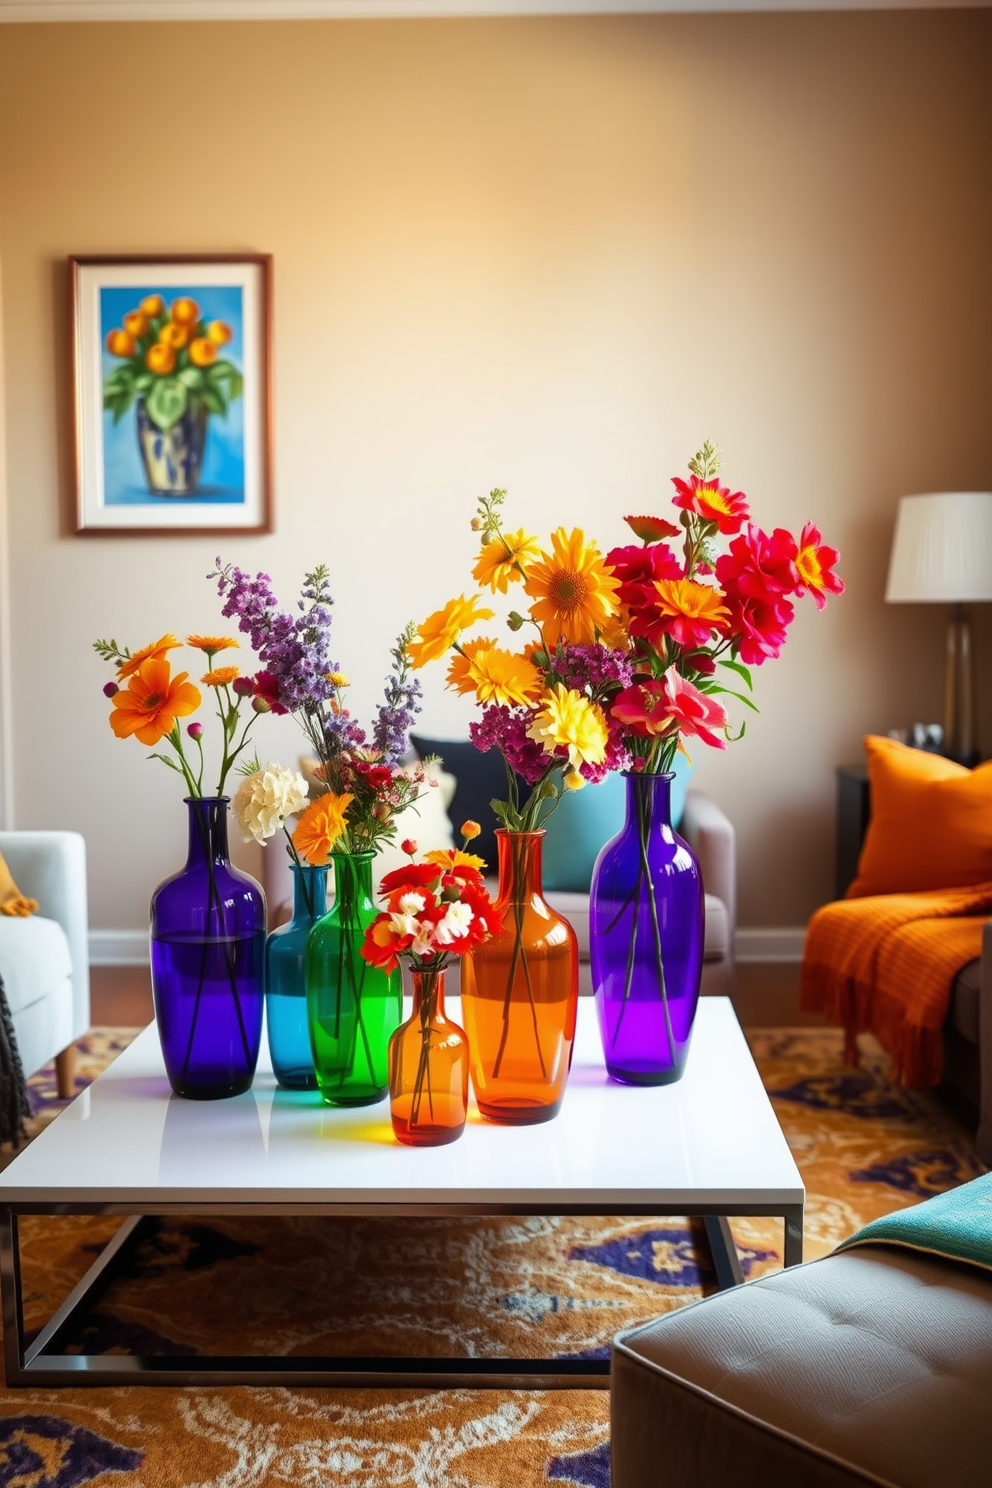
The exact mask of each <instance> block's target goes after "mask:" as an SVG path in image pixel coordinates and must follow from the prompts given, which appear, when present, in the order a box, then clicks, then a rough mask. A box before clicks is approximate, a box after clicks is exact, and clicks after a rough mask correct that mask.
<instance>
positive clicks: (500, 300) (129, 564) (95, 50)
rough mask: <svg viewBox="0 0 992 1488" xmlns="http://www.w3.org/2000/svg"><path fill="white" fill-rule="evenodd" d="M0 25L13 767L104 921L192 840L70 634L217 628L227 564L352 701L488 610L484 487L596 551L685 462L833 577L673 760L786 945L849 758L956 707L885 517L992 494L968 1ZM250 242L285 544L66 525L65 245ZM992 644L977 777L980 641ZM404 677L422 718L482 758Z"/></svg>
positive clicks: (134, 911)
mask: <svg viewBox="0 0 992 1488" xmlns="http://www.w3.org/2000/svg"><path fill="white" fill-rule="evenodd" d="M2 30H3V36H2V45H0V204H2V214H0V271H2V290H3V295H4V320H3V329H2V336H3V349H4V353H5V357H6V371H7V384H6V394H5V398H6V415H7V440H8V449H7V460H6V465H7V478H8V489H9V540H10V575H9V585H8V584H7V583H4V586H3V588H4V594H5V595H6V596H9V604H10V614H11V616H12V619H13V624H14V627H15V629H14V636H15V639H16V644H15V645H14V646H13V650H12V654H11V668H10V688H11V697H12V700H13V709H12V711H11V710H10V709H8V708H6V707H4V716H5V718H7V719H8V721H9V723H10V726H11V727H12V730H13V756H12V757H11V754H10V750H9V749H8V748H6V747H5V748H4V758H5V761H7V767H8V769H9V766H10V760H11V758H12V759H13V765H14V767H15V780H14V783H15V785H16V792H15V795H16V803H17V820H18V825H20V826H25V827H29V826H30V827H45V826H61V827H74V828H76V829H78V830H80V831H82V832H83V833H84V834H85V836H86V839H87V843H88V847H89V861H90V864H91V885H90V890H91V899H90V903H91V921H92V924H93V926H94V929H95V930H97V931H101V932H102V931H106V932H108V933H110V932H115V931H125V932H126V931H131V932H134V933H137V932H138V931H140V930H141V929H142V927H143V926H145V925H146V924H147V918H146V917H147V906H148V899H149V895H150V893H151V891H152V889H153V887H154V886H155V884H156V883H157V882H158V881H159V880H161V879H162V878H163V877H165V876H166V875H167V874H168V873H170V872H171V871H173V870H174V869H175V868H176V867H177V866H178V865H179V863H180V862H181V860H182V856H183V852H184V820H183V818H184V812H183V808H182V806H181V804H180V801H179V797H180V794H181V792H180V790H179V789H178V788H177V785H176V783H175V782H174V779H173V777H171V776H170V775H169V772H167V771H166V770H165V769H164V768H163V767H161V766H160V765H158V764H157V763H151V764H149V763H148V762H147V760H146V758H145V755H146V753H147V751H144V750H142V749H141V747H140V746H137V745H135V744H134V742H133V741H126V742H124V743H122V742H120V741H118V740H116V739H114V738H113V737H112V736H111V733H110V730H109V728H108V727H107V712H108V711H109V705H107V704H106V700H105V699H104V698H102V697H101V694H100V689H101V687H102V685H103V683H104V682H105V680H106V677H107V673H106V671H105V669H104V668H103V667H102V666H101V664H100V663H99V662H98V660H97V659H96V658H95V656H94V655H93V653H92V651H91V649H90V642H91V641H92V639H93V638H94V637H96V636H101V635H113V636H116V638H117V639H118V640H120V641H122V642H123V643H126V644H129V645H131V646H140V645H142V644H144V643H146V642H147V641H149V640H151V639H152V638H153V637H155V636H158V635H161V634H162V633H163V631H165V630H168V629H170V628H174V629H176V630H177V631H180V632H185V631H187V630H197V629H198V630H208V629H210V628H212V627H216V625H217V624H218V623H219V605H218V602H217V597H216V594H215V593H214V592H213V590H212V589H211V587H210V586H209V585H208V584H207V583H206V582H205V580H204V575H205V574H206V573H207V571H208V570H209V569H210V567H211V565H212V562H213V559H214V557H215V555H216V553H217V552H218V551H221V552H222V554H223V556H224V557H225V558H226V559H230V560H233V561H236V562H238V563H240V564H241V565H242V566H244V567H247V568H251V569H252V570H255V569H264V570H266V571H267V572H269V573H270V574H271V575H272V576H273V579H274V581H275V583H276V586H277V589H278V591H279V593H280V594H281V595H283V596H284V597H285V598H284V602H285V603H286V604H287V605H289V604H291V603H292V601H293V597H294V594H295V592H296V590H297V587H298V584H299V581H300V578H301V576H302V574H303V572H304V571H305V569H306V568H307V567H309V566H310V565H311V564H312V563H313V562H315V561H318V560H320V559H326V561H327V562H328V563H329V564H330V567H331V573H332V581H333V587H334V591H335V598H336V608H335V622H334V623H335V635H336V648H337V653H338V655H337V659H338V660H339V661H340V663H341V665H342V666H343V667H344V668H345V670H346V671H347V672H348V674H349V675H350V676H351V677H352V678H353V679H354V682H355V686H354V701H355V704H356V709H357V711H358V713H359V714H360V715H361V716H365V717H367V716H368V715H369V714H370V713H371V711H372V709H373V708H374V706H375V703H376V702H377V700H378V698H379V695H380V692H381V688H382V680H383V676H384V673H385V669H386V663H387V650H388V647H389V645H390V643H391V641H392V638H393V637H394V636H395V635H396V633H397V632H398V630H399V629H400V628H401V626H402V625H403V624H404V623H405V622H406V620H407V619H409V618H418V619H419V618H423V616H424V615H425V614H426V613H427V612H429V611H430V610H432V609H435V608H437V607H438V606H439V605H440V604H442V603H443V602H444V601H445V600H446V599H447V598H449V597H450V595H451V594H456V593H459V592H461V591H462V589H463V588H464V587H465V586H466V584H467V583H468V580H469V572H470V565H471V560H472V556H473V547H474V538H473V535H472V533H471V532H470V531H469V528H468V519H469V517H470V516H471V511H472V508H473V506H474V503H475V501H476V499H477V497H478V496H479V495H480V493H482V492H484V491H486V490H488V489H489V488H491V487H492V486H495V485H503V486H507V487H508V488H509V493H510V494H509V501H508V508H507V510H508V514H509V517H510V519H511V520H512V521H513V522H514V524H515V525H520V524H521V523H528V524H530V525H531V526H532V527H533V529H534V530H536V531H538V532H541V533H544V534H546V533H547V532H549V531H550V530H551V529H553V528H554V527H556V526H557V525H558V524H559V523H564V524H566V525H567V526H571V525H577V526H584V527H586V528H587V529H588V530H589V531H590V532H593V533H595V534H596V536H597V537H598V539H599V540H600V542H601V543H603V544H604V545H605V546H612V545H613V544H614V543H617V542H620V541H622V540H623V538H624V535H625V529H624V527H623V521H622V518H623V515H624V513H626V512H630V511H639V510H640V511H650V510H659V509H661V508H662V507H663V506H667V496H668V493H669V491H670V489H671V488H670V486H669V477H670V476H671V475H673V474H675V473H679V472H681V471H682V470H683V469H684V465H685V461H686V459H687V457H688V456H689V455H690V454H691V453H692V451H693V450H694V449H695V448H696V447H698V445H699V444H700V442H701V441H702V439H703V438H705V437H706V436H708V435H711V436H713V437H714V438H716V439H717V440H718V441H719V443H720V444H721V445H722V447H723V450H724V454H725V461H726V464H725V474H726V476H727V478H728V479H729V480H730V481H732V482H733V484H734V486H735V488H739V487H742V488H743V489H744V490H746V491H747V492H748V494H749V496H750V498H751V501H752V506H753V510H754V512H755V514H756V516H757V518H758V519H759V520H760V522H761V523H762V525H764V526H766V527H772V526H775V525H782V526H787V527H789V528H791V529H792V530H794V531H795V530H798V529H800V528H801V527H802V525H803V523H804V522H806V521H807V520H809V519H810V518H815V519H816V520H818V522H819V523H820V525H821V527H822V528H823V531H824V535H825V538H826V540H827V541H829V542H830V543H832V544H834V545H836V546H837V547H839V548H840V549H841V551H842V554H843V558H842V566H841V571H842V573H843V576H844V578H845V579H846V581H847V584H848V592H847V594H846V595H845V596H844V597H843V599H842V600H840V601H839V602H831V604H830V605H829V607H828V608H827V610H826V612H825V613H824V614H822V615H820V614H817V613H816V611H815V610H814V609H813V607H812V605H811V604H810V603H808V602H807V603H805V604H803V605H801V606H800V607H799V614H798V618H797V620H796V622H795V626H794V629H793V631H792V634H791V636H790V640H789V644H788V646H787V647H786V649H785V652H784V653H783V656H782V659H781V660H780V661H778V662H775V663H773V664H770V665H768V666H765V667H763V668H761V669H760V670H759V672H758V674H757V675H756V693H757V700H758V703H759V705H760V708H761V714H760V717H758V718H755V719H754V720H753V721H751V722H749V724H748V730H747V734H746V737H745V738H744V740H743V741H742V742H741V743H740V744H738V745H736V746H734V747H732V748H730V749H728V750H727V751H726V752H723V753H717V752H715V751H710V752H708V753H703V751H702V750H700V751H699V759H698V762H697V780H698V783H699V785H700V786H701V787H702V788H704V789H706V790H708V791H709V792H710V793H711V794H712V795H713V796H714V797H715V798H716V799H717V800H718V802H719V803H720V805H721V806H722V807H723V808H724V809H725V810H726V812H727V813H728V815H729V816H730V817H731V818H732V820H733V821H734V824H735V826H736V828H737V834H738V844H739V853H740V884H741V893H740V919H741V923H742V925H743V926H744V927H745V929H746V928H748V927H761V926H792V927H795V926H800V925H802V924H803V923H804V922H805V920H806V918H807V916H808V914H809V913H810V911H811V910H812V909H813V908H814V907H815V906H816V905H817V904H819V903H822V902H823V901H825V900H826V899H828V898H829V897H830V894H831V887H832V882H833V824H834V770H835V767H836V766H837V765H839V764H843V763H846V762H847V761H848V760H849V759H851V758H855V757H856V756H857V755H858V753H859V751H860V741H861V738H862V736H863V734H864V733H866V732H868V731H884V730H885V729H887V728H889V727H892V726H896V725H905V724H908V723H911V722H913V721H914V720H916V719H921V720H928V719H932V718H935V717H937V716H938V715H939V711H940V686H941V659H942V642H943V634H942V632H943V617H942V616H941V615H939V614H938V613H937V612H936V610H927V609H926V608H925V607H922V606H921V607H916V606H887V605H886V604H885V603H884V597H883V595H884V583H885V571H886V565H887V561H888V548H889V542H890V538H891V532H892V524H893V520H894V516H895V511H896V506H897V502H898V498H899V497H900V496H901V495H904V494H907V493H911V492H916V491H927V490H940V489H986V490H987V489H990V488H992V421H990V419H989V409H990V407H992V361H990V358H989V354H988V347H989V338H990V325H992V275H990V273H989V264H990V263H992V196H990V193H989V192H988V191H987V190H985V189H984V185H983V183H985V182H987V180H988V178H989V167H990V162H992V90H990V89H989V87H988V77H987V70H988V69H987V61H988V57H989V55H990V51H992V11H989V10H988V9H962V10H943V11H938V10H915V11H894V10H893V11H881V10H880V11H860V12H840V11H837V12H833V13H816V12H807V13H803V14H788V13H763V14H759V13H753V14H708V15H700V14H697V15H673V14H669V15H650V16H634V15H602V16H584V17H582V16H570V17H564V16H562V17H542V18H509V17H507V18H495V19H493V18H490V19H460V20H421V21H409V22H407V21H390V20H382V21H348V22H340V23H336V22H332V21H326V22H324V21H320V22H307V21H294V22H286V23H282V22H257V23H251V24H239V23H230V24H227V25H224V24H214V23H211V22H201V23H196V24H184V23H167V24H157V23H148V24H142V25H115V24H102V25H68V24H66V25H62V24H50V25H35V26H32V25H25V26H6V27H3V28H2ZM147 59H155V66H154V69H153V70H154V72H155V77H156V83H155V86H154V87H153V88H149V90H148V92H147V94H146V93H144V92H143V93H142V94H141V104H140V107H141V111H142V112H141V117H142V119H143V120H144V119H145V118H147V120H148V124H147V127H145V126H144V125H142V127H135V125H134V118H135V114H134V108H135V107H136V106H137V105H135V104H134V103H133V102H132V103H128V102H126V98H129V97H131V92H130V91H129V90H130V89H131V85H130V84H128V85H127V87H125V85H124V84H123V83H122V82H120V81H119V80H123V79H130V78H132V77H134V76H135V75H136V72H135V70H136V69H137V70H138V74H139V75H144V74H143V72H142V69H143V68H145V67H146V66H148V65H149V64H148V62H147ZM193 78H196V79H199V81H198V82H197V83H196V85H195V86H194V84H193V82H192V81H191V79H193ZM173 81H175V82H176V85H177V87H180V91H181V90H182V89H183V88H185V89H187V92H185V93H183V95H182V99H183V101H182V103H181V106H179V105H177V106H172V103H170V104H169V105H168V106H163V107H162V108H158V106H157V105H156V102H155V100H156V98H158V97H159V91H158V90H163V92H164V93H165V94H166V95H168V96H169V97H170V98H171V96H172V95H171V94H169V89H170V88H171V86H172V82H173ZM177 96H178V95H177ZM39 100H43V101H44V106H43V107H39V106H38V105H39ZM28 119H30V120H31V127H30V128H26V127H25V123H24V121H25V120H28ZM248 250H252V251H259V252H266V251H267V252H271V253H272V254H273V255H274V269H275V477H276V482H275V483H276V530H275V532H274V534H273V535H271V536H269V537H256V538H240V539H238V538H232V539H230V540H223V541H218V540H217V539H213V538H211V539H199V538H188V537H181V538H180V537H175V538H162V539H143V538H133V537H125V538H108V537H100V536H97V537H86V538H77V537H75V536H73V535H71V534H70V532H69V530H68V524H67V522H66V521H65V518H64V516H63V513H64V512H65V511H66V510H67V509H68V507H69V505H70V497H71V493H70V491H69V477H68V471H69V466H70V460H69V437H70V436H69V409H68V407H67V400H66V386H67V376H66V365H67V357H68V347H67V337H66V334H65V322H66V276H65V258H66V255H67V254H87V253H93V254H99V253H108V254H109V253H141V252H145V253H169V252H183V251H185V252H209V251H248ZM986 611H992V606H990V607H986ZM0 630H2V632H3V633H4V634H9V631H8V628H7V627H6V626H4V625H3V617H2V612H0ZM976 634H977V645H978V648H979V654H980V658H981V676H982V681H983V684H984V694H983V708H984V711H983V716H982V719H981V724H982V730H983V741H984V744H985V747H986V750H988V749H989V748H992V712H990V704H992V688H990V687H989V682H990V679H992V613H985V612H983V613H982V614H981V615H979V616H977V617H976ZM184 665H185V663H184ZM426 685H427V694H428V695H427V706H426V710H425V714H424V719H423V722H424V726H425V732H430V733H433V734H435V735H437V736H442V737H443V736H445V735H448V736H451V737H456V736H459V735H460V736H462V737H464V735H465V732H466V724H467V717H468V715H467V713H466V711H465V710H464V709H463V708H462V707H461V705H460V702H459V700H458V699H455V698H453V697H452V696H451V695H450V694H447V693H445V691H444V689H443V668H441V667H437V668H435V669H434V670H433V671H432V672H431V673H430V674H429V675H428V676H427V677H426ZM263 723H264V724H265V725H266V727H262V726H260V728H259V735H258V737H259V748H260V750H261V752H262V757H263V759H264V758H266V757H272V758H282V759H284V760H286V761H287V762H289V761H291V760H293V759H295V757H296V755H297V754H299V753H300V752H301V742H300V735H299V732H298V731H297V730H296V729H295V728H294V726H293V725H292V724H291V723H289V722H288V721H286V720H272V719H267V720H263Z"/></svg>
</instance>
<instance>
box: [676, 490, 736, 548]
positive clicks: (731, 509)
mask: <svg viewBox="0 0 992 1488" xmlns="http://www.w3.org/2000/svg"><path fill="white" fill-rule="evenodd" d="M672 484H673V485H674V487H675V490H676V491H677V493H678V494H677V495H676V496H673V497H672V501H673V503H674V504H675V506H680V507H681V508H682V510H683V511H691V512H695V513H696V515H697V516H698V517H702V519H703V521H704V522H715V523H716V525H717V528H718V529H719V531H720V532H724V533H726V534H727V535H728V536H729V535H730V534H731V533H734V532H740V530H741V527H742V526H743V525H744V523H745V522H746V521H747V518H748V516H749V515H750V513H749V512H748V506H747V497H746V496H745V495H744V492H743V491H734V492H733V494H731V491H730V487H729V486H721V484H720V482H719V481H718V480H715V479H714V480H709V481H704V480H700V478H699V476H698V475H693V476H690V477H689V480H688V481H684V480H680V479H679V477H678V476H677V475H675V476H673V477H672Z"/></svg>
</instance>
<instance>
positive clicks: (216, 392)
mask: <svg viewBox="0 0 992 1488" xmlns="http://www.w3.org/2000/svg"><path fill="white" fill-rule="evenodd" d="M196 396H197V400H198V401H199V402H200V403H202V404H203V406H204V408H205V409H206V410H207V412H208V413H216V414H218V415H219V416H220V417H221V418H225V417H226V415H227V402H226V400H225V398H224V394H223V393H222V392H221V390H220V388H215V387H203V388H201V389H200V390H199V392H198V393H197V395H196Z"/></svg>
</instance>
